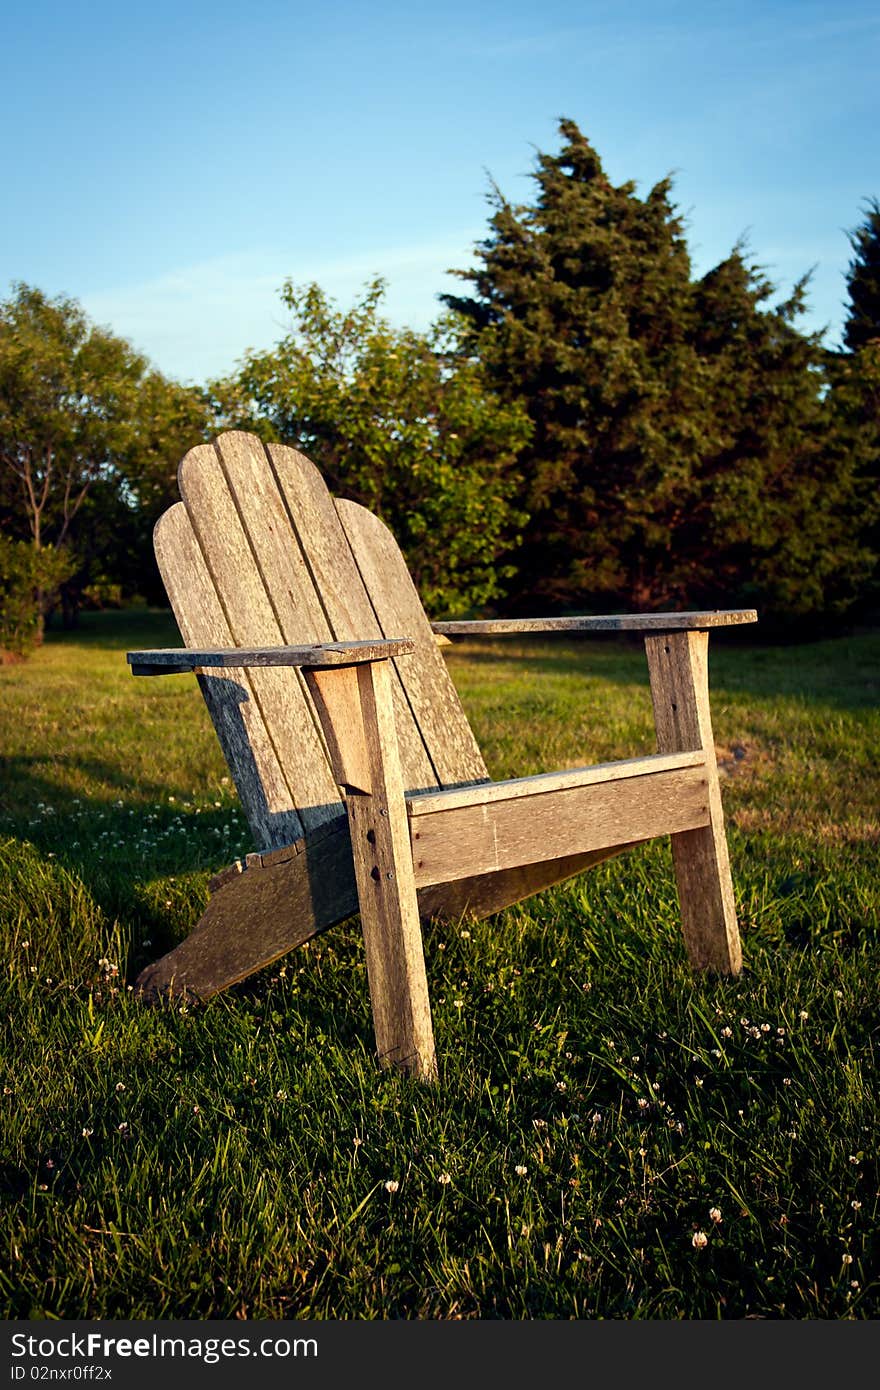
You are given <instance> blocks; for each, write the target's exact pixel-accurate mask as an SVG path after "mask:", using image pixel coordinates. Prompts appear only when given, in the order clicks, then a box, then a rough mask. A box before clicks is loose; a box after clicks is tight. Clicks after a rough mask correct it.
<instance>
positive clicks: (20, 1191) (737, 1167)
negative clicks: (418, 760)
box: [0, 612, 880, 1319]
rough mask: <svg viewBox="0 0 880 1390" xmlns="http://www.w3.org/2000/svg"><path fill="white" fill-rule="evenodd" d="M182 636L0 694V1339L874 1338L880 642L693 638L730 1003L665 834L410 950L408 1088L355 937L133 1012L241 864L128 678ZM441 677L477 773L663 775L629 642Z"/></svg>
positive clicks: (230, 829) (105, 636) (188, 730)
mask: <svg viewBox="0 0 880 1390" xmlns="http://www.w3.org/2000/svg"><path fill="white" fill-rule="evenodd" d="M174 641H175V637H174V633H173V631H172V629H171V625H170V623H169V622H168V620H167V619H166V618H165V617H164V616H163V615H160V614H151V613H146V612H141V613H129V614H119V615H115V614H105V615H91V616H87V617H86V619H85V621H84V625H83V628H82V631H81V632H80V633H78V634H76V635H73V636H65V637H63V638H62V637H61V636H57V635H50V638H49V640H48V642H47V644H46V646H45V647H44V648H43V649H42V651H40V652H39V654H38V655H37V656H36V657H35V658H34V659H33V660H32V661H31V662H29V663H28V664H26V665H20V666H14V667H7V668H4V669H3V670H2V671H0V750H2V755H3V759H4V763H3V782H2V801H0V860H2V872H0V925H2V934H3V941H4V947H5V963H4V966H3V978H2V989H3V995H4V998H3V1002H2V1016H3V1021H4V1042H3V1058H2V1068H0V1069H2V1097H0V1107H2V1108H0V1113H2V1147H0V1170H2V1185H3V1192H4V1201H3V1206H2V1212H0V1232H2V1235H0V1242H2V1243H0V1290H2V1304H3V1310H4V1316H6V1317H11V1318H24V1317H65V1318H76V1317H91V1318H99V1317H131V1316H133V1317H157V1318H163V1317H175V1318H197V1319H199V1318H221V1317H236V1316H246V1317H250V1318H261V1317H262V1318H277V1317H293V1318H299V1317H310V1318H392V1317H406V1318H411V1317H432V1318H475V1317H480V1318H595V1317H603V1318H604V1317H614V1318H672V1319H677V1318H742V1317H764V1318H835V1319H841V1318H875V1317H877V1316H878V1315H880V1270H878V1258H877V1256H878V1249H877V1244H878V1242H877V1225H878V1203H880V1197H878V1187H880V1182H878V1177H880V1174H878V1162H877V1135H878V1132H880V1123H878V1120H880V1117H878V1113H877V1112H878V1092H880V1088H878V1075H877V1071H878V1069H877V1044H878V1019H880V1011H878V962H880V952H878V941H877V925H878V918H880V913H878V903H880V887H878V876H877V862H876V859H877V844H878V839H880V826H878V805H880V795H878V775H877V750H878V748H880V718H878V677H880V639H878V637H877V636H876V635H871V634H866V635H860V636H856V637H851V638H841V639H838V640H835V641H827V642H821V643H816V644H812V645H804V646H800V647H789V648H762V647H759V646H753V647H748V646H746V647H743V646H739V645H737V646H734V645H733V644H732V641H731V640H730V639H729V638H727V639H725V636H724V635H723V634H722V635H718V636H717V637H715V638H713V641H712V658H711V673H710V674H711V682H712V692H713V715H714V721H715V733H716V742H717V745H718V751H719V757H720V758H721V760H722V766H723V768H724V781H723V794H724V802H725V809H726V813H727V817H728V825H729V835H730V846H731V857H732V863H733V870H734V878H735V884H736V892H737V900H738V906H739V912H740V921H741V927H742V931H743V938H744V954H745V962H746V965H745V969H744V971H743V974H742V975H741V976H740V977H739V978H738V979H737V980H733V981H732V980H716V979H707V978H695V977H694V976H693V975H692V974H691V972H690V970H689V969H688V966H687V964H686V961H685V957H684V951H683V947H682V944H681V940H680V933H679V927H678V919H677V910H676V902H675V894H674V889H673V883H672V876H671V865H670V858H669V853H668V848H667V846H666V845H665V844H664V843H659V842H658V843H656V844H654V845H652V846H650V847H648V848H645V849H642V850H640V851H637V852H635V853H633V854H631V855H629V856H626V857H624V858H622V859H620V860H615V861H611V862H609V863H608V864H606V865H604V866H602V867H600V868H599V869H596V870H594V871H593V872H592V873H591V874H589V875H586V876H585V877H583V878H581V879H576V880H574V881H572V882H571V883H569V884H566V885H563V886H561V887H560V888H558V889H555V890H552V891H550V892H548V893H546V894H543V895H542V896H540V897H539V898H536V899H533V900H532V901H531V902H530V903H527V904H524V905H522V906H520V907H518V908H515V909H512V910H509V911H507V912H505V913H503V914H500V915H499V916H497V917H495V918H493V919H491V920H489V921H487V922H482V923H456V924H449V925H444V926H434V927H432V928H430V929H429V930H428V931H427V933H426V948H427V959H428V972H429V982H430V988H431V996H432V1002H433V1009H434V1021H435V1029H436V1035H437V1044H438V1050H439V1054H440V1067H441V1084H440V1085H439V1086H438V1087H436V1088H426V1087H421V1086H419V1085H418V1084H417V1083H414V1082H411V1081H407V1080H405V1079H403V1078H401V1077H398V1076H396V1075H391V1074H389V1073H387V1072H381V1071H379V1070H378V1068H377V1067H376V1066H375V1064H374V1062H373V1060H372V1029H371V1023H370V1013H369V1002H368V996H367V987H366V976H365V968H364V960H363V951H362V947H361V945H360V942H359V934H358V927H357V922H356V921H355V922H353V923H350V924H347V925H346V926H344V927H342V928H339V929H336V930H334V931H332V932H329V933H327V934H325V935H324V936H322V937H321V938H319V939H318V940H317V941H314V942H312V943H310V945H309V946H308V947H307V948H302V949H300V950H299V951H297V952H296V953H294V954H293V955H291V956H289V957H287V958H286V960H285V961H284V962H282V963H281V964H280V967H278V966H276V967H275V968H273V969H272V970H270V971H267V972H264V973H263V974H262V975H260V976H257V977H255V978H254V979H252V980H251V981H248V982H246V983H245V984H244V985H242V986H239V987H238V988H237V989H234V990H232V991H230V992H229V993H228V994H226V995H223V996H220V997H218V998H217V999H215V1000H213V1001H211V1002H210V1003H209V1004H208V1005H205V1006H203V1007H200V1008H184V1009H180V1008H177V1007H173V1006H170V1005H162V1006H160V1007H157V1008H147V1007H145V1006H143V1005H141V1004H139V1003H138V1002H137V1001H136V1000H135V999H134V998H133V997H132V995H131V993H130V991H129V990H128V988H127V982H128V981H130V980H131V979H132V978H133V977H134V975H135V974H136V973H137V971H138V970H139V969H140V967H141V966H142V965H143V964H145V963H146V962H147V961H148V960H151V959H154V958H155V957H156V956H157V955H159V954H161V952H162V951H164V950H165V949H166V948H167V947H168V946H169V945H170V944H172V943H173V942H174V941H175V940H177V939H179V938H180V937H181V936H182V935H184V934H185V933H186V931H187V930H188V929H189V927H190V925H191V924H192V923H193V921H194V920H195V918H196V916H197V914H198V912H199V910H200V908H201V905H202V904H203V903H204V901H205V897H206V891H207V890H206V884H207V880H208V877H209V875H210V874H211V873H212V872H215V871H216V870H217V869H218V868H220V867H222V866H223V865H224V864H226V863H228V862H229V861H230V860H231V859H232V858H234V857H236V856H237V855H238V854H240V853H242V852H243V851H245V850H247V849H249V848H251V847H252V846H251V845H250V844H249V841H248V837H247V833H246V830H245V826H244V819H243V817H242V815H241V814H240V812H239V810H238V808H237V803H236V799H235V796H234V793H233V791H232V789H231V787H230V785H229V782H228V779H227V774H226V769H225V767H224V765H223V763H222V761H221V757H220V753H219V749H218V745H217V742H216V739H215V737H214V734H213V730H212V729H211V726H210V723H209V721H208V719H207V716H206V714H205V711H204V708H203V706H202V703H201V699H200V696H199V695H198V692H197V690H196V687H195V684H194V682H191V681H189V680H188V679H185V678H183V677H179V678H174V679H171V678H169V679H168V680H166V681H158V680H157V681H135V680H132V679H131V677H130V675H129V674H128V672H127V669H126V667H125V664H124V660H123V657H122V653H123V652H124V651H125V650H126V649H127V648H129V647H139V646H151V645H168V644H172V643H173V642H174ZM449 661H450V666H451V669H452V671H453V675H454V677H455V680H456V683H457V684H458V687H459V689H460V691H461V693H462V698H463V700H464V703H465V706H466V708H467V710H468V712H469V714H470V716H471V719H472V722H473V725H474V728H475V731H476V733H477V737H478V739H479V740H480V743H481V746H482V747H483V749H484V751H485V753H486V756H487V760H488V762H489V766H490V770H491V771H492V773H493V775H495V776H506V775H515V774H518V773H528V772H537V771H542V770H548V769H550V768H553V767H562V766H565V765H566V764H575V763H583V762H591V761H599V760H603V759H606V758H615V757H625V756H631V755H633V754H634V753H636V752H638V751H640V750H644V751H648V750H650V749H651V747H652V740H651V714H650V702H649V698H648V689H647V680H646V676H645V671H644V657H643V655H642V653H641V651H640V649H639V647H638V646H637V645H635V644H628V643H625V642H621V641H616V640H614V641H612V640H604V639H600V640H597V641H590V640H589V639H586V640H584V641H583V642H580V643H577V644H575V643H573V642H543V643H528V644H526V643H519V642H516V643H513V642H511V641H509V640H500V641H498V642H497V643H495V644H494V645H490V644H488V643H481V644H472V645H468V646H465V647H457V648H456V649H455V650H454V651H453V652H452V653H451V654H450V656H449ZM389 1184H390V1185H391V1186H390V1187H389ZM395 1184H396V1187H395V1186H394V1185H395ZM713 1209H715V1210H716V1211H717V1212H719V1213H720V1220H715V1219H713V1217H712V1215H711V1212H712V1211H713ZM700 1232H702V1233H704V1235H705V1237H706V1243H705V1246H703V1247H702V1248H697V1247H695V1245H694V1236H695V1235H696V1234H697V1233H700Z"/></svg>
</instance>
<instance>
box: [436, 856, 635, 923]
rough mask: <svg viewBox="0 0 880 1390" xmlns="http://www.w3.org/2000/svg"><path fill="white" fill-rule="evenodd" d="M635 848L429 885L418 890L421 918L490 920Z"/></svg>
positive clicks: (575, 857)
mask: <svg viewBox="0 0 880 1390" xmlns="http://www.w3.org/2000/svg"><path fill="white" fill-rule="evenodd" d="M634 847H635V845H634V844H626V845H609V846H608V848H607V849H594V850H589V851H588V852H587V853H586V854H568V855H563V856H562V857H561V858H559V859H548V860H546V861H544V862H541V863H537V864H520V865H517V867H516V868H514V869H501V870H500V871H492V872H491V873H486V874H473V875H471V876H470V877H469V878H458V879H451V880H450V881H449V882H447V883H432V884H428V885H427V886H424V887H422V888H419V890H418V899H419V916H420V917H421V919H422V921H423V922H426V921H429V920H432V919H439V920H441V921H457V920H458V919H459V918H461V917H465V916H467V917H474V918H481V917H490V916H491V915H492V914H493V913H495V912H500V911H501V910H502V909H503V908H505V907H510V906H511V904H513V903H520V902H523V900H524V899H526V898H531V897H533V896H534V894H535V893H541V892H543V891H544V889H545V888H552V887H553V885H554V884H556V883H562V882H563V881H564V880H565V879H567V878H573V877H574V876H575V875H576V874H581V873H583V872H584V871H585V870H586V869H592V868H594V867H595V865H596V864H601V863H603V862H604V860H606V859H611V858H613V857H614V856H615V855H617V854H622V853H623V852H624V850H628V849H633V848H634Z"/></svg>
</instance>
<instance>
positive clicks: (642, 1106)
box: [639, 1096, 648, 1110]
mask: <svg viewBox="0 0 880 1390" xmlns="http://www.w3.org/2000/svg"><path fill="white" fill-rule="evenodd" d="M647 1108H648V1102H647V1101H646V1100H645V1097H644V1096H639V1109H640V1110H647Z"/></svg>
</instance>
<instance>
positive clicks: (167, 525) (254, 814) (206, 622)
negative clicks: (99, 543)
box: [153, 502, 304, 848]
mask: <svg viewBox="0 0 880 1390" xmlns="http://www.w3.org/2000/svg"><path fill="white" fill-rule="evenodd" d="M153 545H154V548H155V552H156V560H157V562H158V565H159V570H160V572H161V574H162V579H163V581H164V583H165V591H166V593H167V595H168V602H169V603H170V604H171V607H172V609H173V611H174V615H175V617H176V619H177V626H178V627H179V628H180V635H181V637H182V638H183V640H184V642H185V644H186V646H188V647H234V646H235V639H234V638H233V635H232V633H231V631H230V629H229V624H228V622H227V621H226V615H225V613H224V612H223V609H222V607H221V606H220V600H219V599H218V597H217V590H216V588H215V587H214V581H213V579H212V578H211V575H210V573H209V571H208V567H207V565H206V564H205V558H204V556H203V555H202V552H201V548H200V546H199V543H198V540H197V539H196V535H195V532H194V531H193V528H192V523H191V521H190V519H189V515H188V513H187V510H186V507H185V506H184V504H183V503H182V502H176V503H175V504H174V506H173V507H170V508H169V510H168V511H167V512H165V513H164V514H163V515H162V516H161V517H160V518H159V520H158V522H157V523H156V528H155V531H154V532H153ZM198 681H199V685H200V686H201V690H202V694H203V695H204V697H205V704H206V705H207V707H208V713H209V714H210V716H211V719H212V720H213V722H214V727H215V729H216V730H217V737H218V739H219V740H220V746H221V748H222V749H223V752H224V754H225V756H226V761H227V763H228V764H229V770H230V772H231V773H232V777H233V780H234V782H235V785H236V789H237V791H238V795H239V798H240V800H241V804H242V806H243V808H244V811H245V814H246V816H247V818H248V824H249V825H250V829H251V834H252V835H253V838H254V844H255V845H257V846H258V847H259V848H262V847H264V846H265V847H266V848H270V847H272V848H275V847H278V846H281V845H284V844H289V843H290V842H291V841H292V840H296V839H298V838H299V837H300V835H302V834H303V831H304V827H303V823H302V820H301V819H300V816H299V815H298V813H297V811H296V808H295V802H294V798H293V794H292V792H291V789H290V787H289V786H288V783H287V779H286V777H285V775H284V770H283V769H282V767H281V764H280V763H279V761H278V755H277V753H276V751H275V747H274V744H273V743H272V740H271V738H270V737H269V734H268V731H267V729H266V725H265V723H264V721H263V715H262V711H261V709H260V706H259V705H258V703H257V700H256V697H255V694H254V690H253V687H252V685H251V682H250V677H249V675H248V674H247V672H245V671H222V670H215V671H212V672H211V674H210V675H204V674H202V675H199V677H198Z"/></svg>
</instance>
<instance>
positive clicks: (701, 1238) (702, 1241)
mask: <svg viewBox="0 0 880 1390" xmlns="http://www.w3.org/2000/svg"><path fill="white" fill-rule="evenodd" d="M708 1244H709V1237H708V1236H707V1235H706V1232H705V1231H694V1234H693V1235H692V1237H691V1245H692V1246H693V1247H694V1249H695V1250H705V1248H706V1246H707V1245H708Z"/></svg>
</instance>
